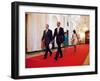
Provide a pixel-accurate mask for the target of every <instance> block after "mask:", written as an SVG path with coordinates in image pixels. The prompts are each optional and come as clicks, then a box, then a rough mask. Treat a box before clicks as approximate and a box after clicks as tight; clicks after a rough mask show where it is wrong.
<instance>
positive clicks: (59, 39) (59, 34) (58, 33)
mask: <svg viewBox="0 0 100 81" xmlns="http://www.w3.org/2000/svg"><path fill="white" fill-rule="evenodd" d="M55 37H56V43H57V46H58V49H57V52H56V56H55V60H57V59H58V57H59V54H60V57H61V58H62V57H63V55H62V50H61V44H62V43H63V42H64V30H63V28H62V27H60V22H57V28H56V29H55V31H54V37H53V39H54V38H55Z"/></svg>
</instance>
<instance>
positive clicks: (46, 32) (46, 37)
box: [42, 24, 52, 59]
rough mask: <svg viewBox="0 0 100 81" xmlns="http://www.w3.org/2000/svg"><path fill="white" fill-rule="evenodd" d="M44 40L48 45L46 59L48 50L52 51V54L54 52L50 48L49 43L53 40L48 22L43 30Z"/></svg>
mask: <svg viewBox="0 0 100 81" xmlns="http://www.w3.org/2000/svg"><path fill="white" fill-rule="evenodd" d="M42 41H44V43H45V47H46V49H45V54H44V59H46V58H47V54H48V52H49V53H50V56H51V55H52V52H51V50H50V48H49V44H50V42H51V41H52V31H51V30H50V29H49V25H48V24H46V29H45V30H44V32H43V36H42Z"/></svg>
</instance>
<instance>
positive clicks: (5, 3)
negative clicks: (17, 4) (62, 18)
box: [0, 0, 100, 81]
mask: <svg viewBox="0 0 100 81" xmlns="http://www.w3.org/2000/svg"><path fill="white" fill-rule="evenodd" d="M12 1H14V0H1V2H0V22H1V23H0V81H14V80H13V79H11V78H10V68H11V67H10V65H11V63H10V62H11V5H10V4H11V2H12ZM19 1H20V0H19ZM21 1H35V2H44V3H59V4H73V5H87V6H98V7H99V9H98V10H100V0H21ZM98 14H99V16H98V20H99V22H100V11H98ZM99 30H100V23H98V31H99ZM98 34H99V35H100V32H98ZM98 41H100V36H99V38H98ZM98 45H99V46H98V47H99V48H100V42H99V43H98ZM99 53H100V50H99ZM99 53H98V62H100V54H99ZM98 68H100V63H99V67H98ZM99 72H100V69H99ZM33 80H34V81H62V80H63V81H99V80H100V73H99V74H98V75H84V76H65V77H53V78H40V79H26V81H33ZM19 81H22V80H19Z"/></svg>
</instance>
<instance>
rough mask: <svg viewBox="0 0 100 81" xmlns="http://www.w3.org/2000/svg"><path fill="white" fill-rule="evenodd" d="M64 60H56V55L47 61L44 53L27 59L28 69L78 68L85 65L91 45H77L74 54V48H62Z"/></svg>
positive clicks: (49, 57)
mask: <svg viewBox="0 0 100 81" xmlns="http://www.w3.org/2000/svg"><path fill="white" fill-rule="evenodd" d="M62 51H63V58H58V60H57V61H55V60H54V57H55V53H56V52H53V54H52V56H49V55H50V54H48V58H47V59H43V53H41V55H40V56H35V57H30V58H26V68H39V67H58V66H78V65H83V63H84V61H85V59H86V57H87V55H88V54H89V45H77V51H76V52H74V48H73V46H71V47H66V48H62Z"/></svg>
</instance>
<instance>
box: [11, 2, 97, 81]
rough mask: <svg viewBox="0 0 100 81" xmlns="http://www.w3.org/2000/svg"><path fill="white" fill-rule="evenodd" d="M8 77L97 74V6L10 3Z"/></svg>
mask: <svg viewBox="0 0 100 81" xmlns="http://www.w3.org/2000/svg"><path fill="white" fill-rule="evenodd" d="M11 9H12V13H11V15H12V18H11V20H12V21H11V22H12V27H11V29H12V30H11V31H12V33H11V35H12V38H11V43H12V45H11V46H12V53H11V77H12V78H14V79H25V78H42V77H57V76H72V75H88V74H97V72H98V71H97V7H96V6H83V5H82V6H81V5H65V4H49V3H33V2H32V3H31V2H12V4H11Z"/></svg>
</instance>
